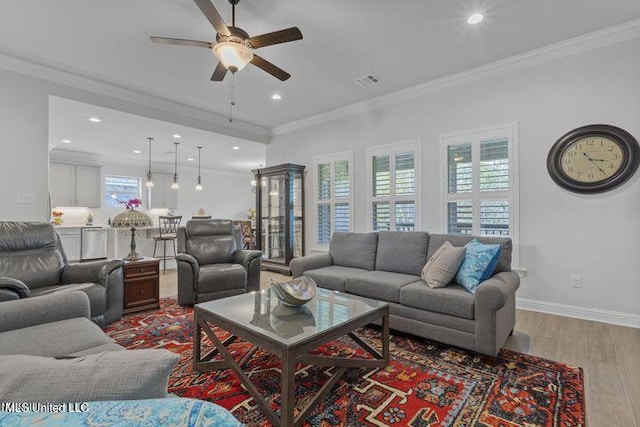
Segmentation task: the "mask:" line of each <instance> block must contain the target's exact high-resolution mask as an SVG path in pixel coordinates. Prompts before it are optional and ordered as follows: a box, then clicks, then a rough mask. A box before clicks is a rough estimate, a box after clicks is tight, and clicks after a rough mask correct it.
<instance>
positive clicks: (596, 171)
mask: <svg viewBox="0 0 640 427" xmlns="http://www.w3.org/2000/svg"><path fill="white" fill-rule="evenodd" d="M639 163H640V146H639V145H638V141H636V139H635V138H634V137H633V136H632V135H631V134H630V133H629V132H627V131H625V130H623V129H620V128H618V127H615V126H609V125H589V126H583V127H580V128H577V129H574V130H572V131H570V132H568V133H566V134H565V135H563V136H562V137H561V138H560V139H559V140H558V141H556V143H555V144H553V147H551V150H550V151H549V155H548V156H547V170H548V171H549V175H550V176H551V179H553V180H554V181H555V183H556V184H558V185H559V186H560V187H562V188H565V189H567V190H569V191H573V192H576V193H601V192H603V191H608V190H611V189H613V188H616V187H618V186H619V185H621V184H623V183H624V182H626V181H627V180H628V179H629V178H631V177H632V176H633V174H634V173H635V171H636V170H637V169H638V164H639Z"/></svg>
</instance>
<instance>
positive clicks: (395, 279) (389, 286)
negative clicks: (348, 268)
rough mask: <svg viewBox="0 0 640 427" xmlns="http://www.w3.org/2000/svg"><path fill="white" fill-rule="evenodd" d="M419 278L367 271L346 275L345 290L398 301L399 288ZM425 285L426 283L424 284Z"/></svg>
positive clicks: (355, 293)
mask: <svg viewBox="0 0 640 427" xmlns="http://www.w3.org/2000/svg"><path fill="white" fill-rule="evenodd" d="M416 280H420V277H419V276H414V275H412V274H402V273H392V272H389V271H367V272H366V273H361V274H357V275H354V276H349V277H347V286H346V287H347V292H349V293H351V294H354V295H360V296H363V297H368V298H374V299H379V300H382V301H391V302H400V289H401V288H402V287H403V286H405V285H407V284H408V283H413V282H415V281H416ZM425 286H426V285H425Z"/></svg>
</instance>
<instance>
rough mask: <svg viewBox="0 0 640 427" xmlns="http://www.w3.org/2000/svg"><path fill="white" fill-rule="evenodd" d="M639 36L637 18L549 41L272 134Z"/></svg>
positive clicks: (284, 127)
mask: <svg viewBox="0 0 640 427" xmlns="http://www.w3.org/2000/svg"><path fill="white" fill-rule="evenodd" d="M638 37H640V19H636V20H633V21H630V22H626V23H624V24H620V25H615V26H613V27H609V28H605V29H603V30H600V31H596V32H593V33H589V34H585V35H582V36H578V37H574V38H571V39H567V40H564V41H561V42H558V43H554V44H550V45H547V46H544V47H541V48H538V49H534V50H531V51H529V52H525V53H521V54H518V55H514V56H510V57H508V58H505V59H501V60H499V61H496V62H492V63H490V64H487V65H483V66H480V67H476V68H472V69H470V70H467V71H462V72H459V73H455V74H451V75H448V76H445V77H441V78H438V79H435V80H430V81H428V82H425V83H421V84H418V85H415V86H412V87H409V88H407V89H402V90H399V91H396V92H392V93H389V94H386V95H381V96H378V97H375V98H372V99H368V100H366V101H362V102H358V103H355V104H351V105H347V106H345V107H340V108H337V109H335V110H331V111H327V112H325V113H321V114H317V115H314V116H311V117H307V118H304V119H301V120H296V121H293V122H290V123H285V124H283V125H280V126H276V127H274V128H272V133H273V135H280V134H284V133H289V132H293V131H296V130H299V129H303V128H306V127H309V126H314V125H318V124H321V123H325V122H328V121H331V120H336V119H340V118H343V117H345V116H349V115H353V114H358V113H363V112H366V111H371V110H375V109H378V108H382V107H386V106H389V105H394V104H399V103H402V102H405V101H408V100H410V99H414V98H419V97H422V96H426V95H430V94H433V93H436V92H441V91H443V90H446V89H450V88H454V87H458V86H464V85H468V84H471V83H475V82H478V81H481V80H485V79H488V78H491V77H495V76H499V75H501V74H505V73H510V72H512V71H516V70H522V69H525V68H529V67H533V66H535V65H538V64H544V63H546V62H550V61H554V60H556V59H560V58H564V57H566V56H571V55H575V54H578V53H582V52H587V51H590V50H593V49H597V48H599V47H604V46H609V45H612V44H616V43H620V42H623V41H627V40H631V39H635V38H638Z"/></svg>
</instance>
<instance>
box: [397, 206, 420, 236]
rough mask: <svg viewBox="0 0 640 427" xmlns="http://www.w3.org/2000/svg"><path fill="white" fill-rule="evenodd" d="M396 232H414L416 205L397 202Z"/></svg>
mask: <svg viewBox="0 0 640 427" xmlns="http://www.w3.org/2000/svg"><path fill="white" fill-rule="evenodd" d="M395 214H396V230H397V231H414V230H415V226H416V203H415V202H414V201H413V200H412V201H408V202H396V206H395Z"/></svg>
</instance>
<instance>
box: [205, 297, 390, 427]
mask: <svg viewBox="0 0 640 427" xmlns="http://www.w3.org/2000/svg"><path fill="white" fill-rule="evenodd" d="M380 318H382V337H381V339H382V353H380V352H379V351H378V350H376V349H374V348H373V347H371V346H370V345H369V344H367V343H366V342H364V341H363V340H362V339H361V338H360V337H358V336H357V335H356V334H355V333H354V332H353V331H354V330H356V329H358V328H360V327H362V326H365V325H367V324H369V323H371V322H372V321H374V320H377V319H380ZM220 320H221V319H216V321H217V323H218V325H217V326H219V327H220V328H222V329H224V330H226V331H229V332H231V333H235V334H238V336H240V337H241V338H242V339H244V340H246V341H248V342H250V343H252V344H254V347H253V348H252V349H251V350H250V351H249V352H247V354H245V355H244V356H242V358H241V359H240V360H239V361H236V360H235V358H234V357H233V356H232V355H231V353H229V351H228V350H227V347H228V346H229V345H230V344H232V343H233V342H234V341H236V340H237V339H238V336H236V335H230V336H229V337H228V338H226V339H225V340H224V341H221V340H220V339H219V338H218V337H217V336H216V334H215V333H213V331H212V329H211V326H210V325H213V324H214V322H213V319H211V318H210V317H209V316H208V315H207V313H206V312H205V311H200V310H198V309H197V307H196V309H195V310H194V325H195V330H194V334H193V369H194V370H196V371H211V370H218V369H231V370H232V371H233V372H234V373H235V374H236V377H237V378H238V380H239V381H240V382H241V383H242V385H243V386H244V387H245V388H246V389H247V391H248V392H249V394H250V395H251V396H252V397H253V399H254V400H255V401H256V402H257V404H258V406H260V408H261V409H262V411H263V413H264V414H265V415H266V416H267V418H268V419H269V421H270V422H271V423H272V424H273V425H274V426H283V427H293V426H300V425H302V422H303V421H304V420H305V419H306V418H307V417H308V416H309V414H310V413H311V411H312V410H313V408H314V407H315V406H316V405H317V404H318V403H319V402H320V401H321V400H322V399H323V398H324V396H325V395H326V394H327V393H328V392H329V391H330V390H331V388H332V387H333V386H334V385H335V384H336V382H338V380H339V379H340V377H342V375H343V374H344V373H345V372H346V371H347V369H348V368H382V367H385V366H387V365H389V308H388V307H384V308H381V309H380V310H378V311H377V312H375V313H372V314H370V315H367V316H363V317H361V318H359V319H357V320H352V321H350V322H348V323H346V324H345V325H344V326H343V327H341V328H337V329H336V330H333V331H329V333H325V334H323V335H322V336H321V337H316V338H314V339H313V340H311V341H309V342H308V343H304V344H302V345H298V346H296V347H294V348H286V347H283V346H279V345H277V344H276V343H274V342H271V341H270V340H266V339H264V338H263V337H261V336H259V335H258V334H255V333H252V332H251V331H249V330H246V329H244V328H238V327H237V326H238V325H236V324H233V323H227V322H221V321H220ZM221 323H224V324H221ZM203 332H204V334H205V335H206V336H207V337H208V338H209V339H210V340H211V342H212V343H213V344H214V348H212V349H210V350H209V351H208V352H206V353H204V354H203V353H202V350H203V349H202V333H203ZM344 335H348V336H349V337H350V338H351V339H352V340H353V341H355V342H356V343H357V344H358V345H359V346H360V347H362V348H363V349H364V350H365V351H366V352H367V353H369V354H370V355H371V356H372V357H373V359H365V358H350V357H331V356H320V355H315V354H309V352H310V351H312V350H314V349H316V348H318V347H320V346H322V345H323V344H325V343H327V342H330V341H333V340H335V339H337V338H339V337H341V336H344ZM257 347H260V348H263V349H264V350H266V351H268V352H270V353H272V354H274V355H276V356H278V357H280V358H281V359H282V372H281V390H282V392H281V399H280V400H281V416H280V417H278V415H277V414H276V413H275V412H274V411H273V410H272V409H271V407H270V406H269V404H268V403H267V401H266V400H265V399H264V397H263V396H262V394H261V393H260V391H259V390H258V388H257V387H256V386H255V384H253V382H252V381H251V380H250V379H249V377H248V376H247V375H246V374H245V373H244V371H243V370H242V366H243V365H244V364H245V363H246V362H247V360H248V359H249V358H250V357H251V356H252V355H253V353H254V352H255V350H256V348H257ZM218 354H219V355H220V356H221V357H222V358H221V359H215V360H214V357H216V356H217V355H218ZM296 363H300V364H306V365H317V366H335V367H338V368H339V369H337V370H336V372H335V373H334V374H333V376H332V377H331V378H330V379H329V381H327V382H326V383H325V384H324V385H323V386H322V388H320V390H319V391H318V392H317V393H316V395H315V396H314V398H313V399H312V400H311V401H310V402H309V403H308V404H307V405H306V406H305V407H304V408H303V409H302V410H301V411H300V413H299V414H298V416H297V417H296V416H295V415H294V409H295V374H296V368H295V366H296Z"/></svg>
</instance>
